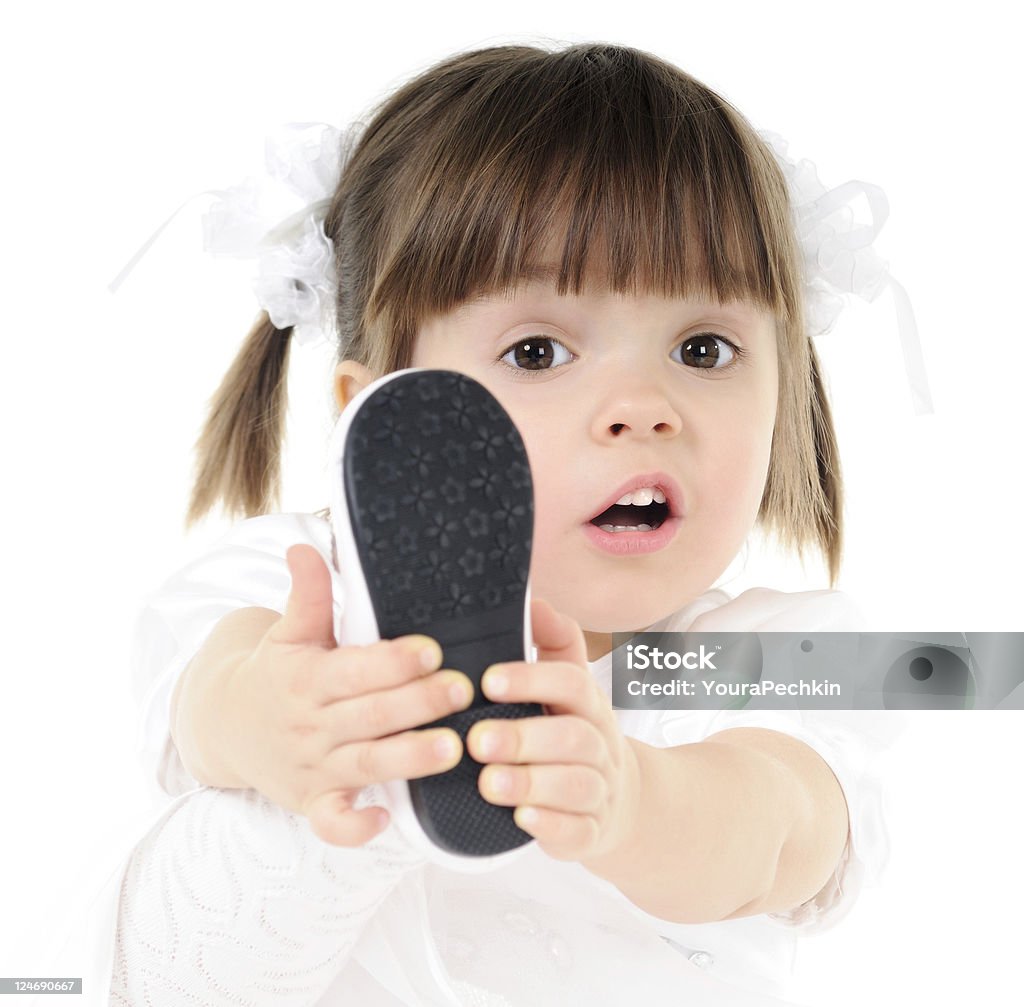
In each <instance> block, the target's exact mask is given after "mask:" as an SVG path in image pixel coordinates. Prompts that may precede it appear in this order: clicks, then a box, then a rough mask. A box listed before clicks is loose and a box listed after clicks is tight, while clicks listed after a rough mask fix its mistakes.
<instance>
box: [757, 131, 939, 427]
mask: <svg viewBox="0 0 1024 1007" xmlns="http://www.w3.org/2000/svg"><path fill="white" fill-rule="evenodd" d="M760 136H761V138H762V139H763V140H764V141H765V142H766V143H767V144H768V145H769V147H771V149H772V152H773V153H774V154H775V159H776V161H778V163H779V167H781V169H782V173H783V175H784V176H785V178H786V184H787V186H788V188H789V193H790V201H791V203H792V205H793V217H794V226H795V228H796V235H797V240H798V242H799V243H800V248H801V250H802V251H803V259H804V303H805V306H806V316H807V317H806V323H807V330H808V335H811V336H818V335H821V334H822V333H825V332H827V331H828V330H829V329H830V328H831V327H832V325H833V323H834V322H835V320H836V316H837V315H838V314H839V312H840V311H841V310H842V308H843V295H845V294H855V295H856V296H857V297H860V298H861V299H862V300H865V301H873V300H875V298H876V297H878V295H879V294H880V293H881V292H882V291H883V290H886V289H888V290H891V291H892V296H893V303H894V305H895V308H896V325H897V328H898V330H899V335H900V343H901V345H902V347H903V366H904V369H905V370H906V373H907V384H908V385H909V387H910V396H911V401H912V402H913V404H914V411H915V412H916V413H917V414H918V415H919V416H922V415H926V414H929V413H934V412H935V409H934V406H933V405H932V397H931V391H930V389H929V386H928V374H927V371H926V370H925V366H924V353H923V351H922V349H921V340H920V336H919V335H918V331H917V323H916V321H915V319H914V309H913V308H912V307H911V305H910V298H909V297H908V296H907V292H906V291H905V290H904V289H903V287H902V286H901V285H900V284H899V283H897V282H896V280H895V279H894V278H893V277H892V276H891V275H890V274H889V267H888V264H887V263H885V262H883V261H882V260H881V259H880V258H879V257H878V255H877V253H876V252H875V250H874V249H873V248H872V247H871V246H872V245H873V244H874V241H875V238H877V237H878V234H879V232H880V231H881V230H882V227H883V226H884V225H885V222H886V220H887V219H888V217H889V202H888V200H887V199H886V198H885V193H884V192H883V191H882V190H881V189H880V188H879V187H878V186H877V185H871V184H870V183H868V182H859V181H849V182H844V183H843V184H842V185H839V186H837V187H836V188H834V189H826V188H825V186H824V185H822V183H821V180H820V179H819V178H818V172H817V170H816V168H815V166H814V165H813V164H812V163H811V162H810V161H807V160H801V161H799V162H796V163H794V162H793V161H790V159H789V157H788V153H787V150H788V144H787V143H786V141H785V140H784V139H782V137H780V136H778V135H777V134H775V133H768V132H762V133H761V134H760ZM861 198H862V199H863V200H864V202H866V203H867V207H868V210H869V212H870V222H869V223H868V224H865V225H860V226H858V225H857V223H856V219H857V218H856V214H855V212H854V205H855V204H856V202H857V201H858V199H861Z"/></svg>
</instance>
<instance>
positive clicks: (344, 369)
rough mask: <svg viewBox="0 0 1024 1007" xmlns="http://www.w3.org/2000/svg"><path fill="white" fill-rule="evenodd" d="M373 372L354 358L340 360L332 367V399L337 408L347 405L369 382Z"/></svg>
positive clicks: (343, 407) (371, 379) (342, 408)
mask: <svg viewBox="0 0 1024 1007" xmlns="http://www.w3.org/2000/svg"><path fill="white" fill-rule="evenodd" d="M371 381H373V373H372V372H371V371H370V370H369V369H368V368H366V367H364V366H363V365H362V364H360V363H357V362H356V361H355V360H342V361H341V363H339V364H338V366H337V367H335V368H334V401H335V402H337V403H338V409H339V410H341V411H344V409H345V406H347V405H348V404H349V403H350V402H351V401H352V400H353V399H354V398H355V397H356V396H357V395H358V394H359V393H360V392H361V391H362V390H363V389H364V388H365V387H366V386H367V385H368V384H370V382H371Z"/></svg>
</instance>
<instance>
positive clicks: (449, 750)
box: [434, 731, 459, 759]
mask: <svg viewBox="0 0 1024 1007" xmlns="http://www.w3.org/2000/svg"><path fill="white" fill-rule="evenodd" d="M434 751H435V752H436V753H437V755H438V756H439V757H440V758H442V759H454V758H455V756H456V755H457V754H458V751H459V742H458V739H457V738H456V737H455V735H454V734H452V732H451V731H445V732H444V734H441V735H438V737H437V738H436V740H435V741H434Z"/></svg>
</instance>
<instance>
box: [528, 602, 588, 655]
mask: <svg viewBox="0 0 1024 1007" xmlns="http://www.w3.org/2000/svg"><path fill="white" fill-rule="evenodd" d="M530 625H531V628H532V630H533V643H534V646H536V648H537V660H538V661H568V662H569V663H570V664H578V665H580V666H581V667H584V668H585V667H586V666H587V644H586V641H585V640H584V639H583V630H581V629H580V627H579V623H577V622H576V620H575V619H571V618H569V616H567V615H562V614H561V613H560V612H558V611H556V610H555V609H554V608H552V606H551V605H549V604H548V603H547V602H546V601H544V600H543V599H542V598H534V599H533V601H532V603H531V605H530Z"/></svg>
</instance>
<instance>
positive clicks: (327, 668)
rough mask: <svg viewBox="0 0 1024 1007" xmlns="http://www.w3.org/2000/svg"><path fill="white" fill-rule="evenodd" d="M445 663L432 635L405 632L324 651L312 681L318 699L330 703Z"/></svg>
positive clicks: (409, 679) (425, 672) (389, 685)
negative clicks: (406, 633)
mask: <svg viewBox="0 0 1024 1007" xmlns="http://www.w3.org/2000/svg"><path fill="white" fill-rule="evenodd" d="M440 667H441V647H440V644H438V642H437V641H436V640H434V639H432V638H431V637H429V636H421V635H413V636H402V637H399V638H398V639H396V640H379V641H377V643H371V644H368V645H367V646H365V647H338V648H337V649H336V650H332V651H331V652H330V653H329V654H325V655H323V658H322V660H321V661H320V664H319V666H318V668H317V670H316V674H315V676H314V677H313V680H312V682H311V687H312V689H313V696H314V699H315V702H316V703H317V704H318V705H320V706H326V705H327V704H329V703H334V702H336V701H337V700H339V699H350V698H352V697H354V696H362V695H364V694H366V693H370V692H379V691H381V690H383V689H391V688H394V687H395V686H397V685H404V684H405V683H406V682H412V681H415V680H416V679H418V678H422V677H423V676H424V675H429V674H430V673H431V672H434V671H437V669H438V668H440Z"/></svg>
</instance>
